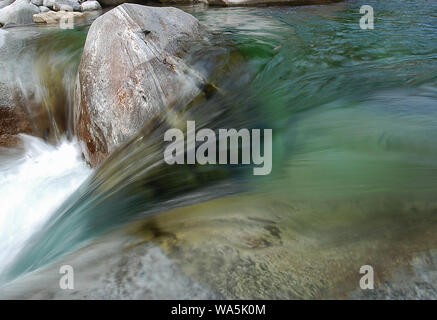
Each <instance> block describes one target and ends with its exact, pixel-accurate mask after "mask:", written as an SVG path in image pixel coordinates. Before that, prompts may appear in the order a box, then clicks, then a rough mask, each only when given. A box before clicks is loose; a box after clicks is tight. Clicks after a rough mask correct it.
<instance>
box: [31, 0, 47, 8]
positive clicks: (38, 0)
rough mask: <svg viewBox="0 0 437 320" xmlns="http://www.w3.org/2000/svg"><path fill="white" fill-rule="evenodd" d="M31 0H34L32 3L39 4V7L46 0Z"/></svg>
mask: <svg viewBox="0 0 437 320" xmlns="http://www.w3.org/2000/svg"><path fill="white" fill-rule="evenodd" d="M31 2H32V4H34V5H36V6H38V7H40V6H42V5H43V3H44V0H31Z"/></svg>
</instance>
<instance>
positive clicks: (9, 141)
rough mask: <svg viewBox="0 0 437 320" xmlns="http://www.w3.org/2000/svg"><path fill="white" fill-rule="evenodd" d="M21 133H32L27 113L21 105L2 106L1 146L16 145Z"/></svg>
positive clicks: (0, 118)
mask: <svg viewBox="0 0 437 320" xmlns="http://www.w3.org/2000/svg"><path fill="white" fill-rule="evenodd" d="M19 133H32V129H31V125H30V119H29V117H28V116H27V114H26V113H25V112H23V110H21V108H19V107H8V106H3V107H2V106H0V146H2V147H12V146H15V145H16V144H17V143H18V141H19V138H18V137H17V134H19Z"/></svg>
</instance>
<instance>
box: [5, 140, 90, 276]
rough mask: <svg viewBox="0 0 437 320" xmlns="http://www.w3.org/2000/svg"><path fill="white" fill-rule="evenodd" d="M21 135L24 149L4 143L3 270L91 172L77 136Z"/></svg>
mask: <svg viewBox="0 0 437 320" xmlns="http://www.w3.org/2000/svg"><path fill="white" fill-rule="evenodd" d="M21 139H22V141H23V145H22V147H21V151H20V150H18V149H17V150H14V152H11V151H10V150H6V149H3V150H1V149H0V203H1V207H0V274H1V272H2V270H3V269H4V268H5V266H7V265H8V263H10V262H11V261H12V260H13V258H14V257H15V256H16V255H17V254H18V253H19V252H20V249H21V248H23V246H24V245H25V244H26V241H27V240H28V239H29V238H30V237H31V236H32V235H33V234H34V233H36V232H37V231H38V230H39V229H40V228H41V227H42V226H43V225H44V223H45V222H47V221H48V220H49V219H50V216H51V215H52V213H53V212H54V211H55V210H56V209H57V208H58V207H59V206H60V205H61V203H62V202H63V201H64V200H65V199H66V198H67V197H68V196H69V195H70V194H71V193H73V192H74V190H76V189H77V188H78V187H79V185H80V184H81V183H82V182H83V181H84V180H85V179H86V178H87V177H88V176H89V175H90V174H91V172H92V170H91V169H90V168H89V167H87V165H86V163H85V162H84V161H83V159H82V157H81V154H80V151H79V148H78V144H77V142H76V141H68V140H66V139H63V140H61V141H60V142H59V143H58V144H57V145H56V146H54V145H50V144H48V143H46V142H45V141H44V140H42V139H39V138H36V137H31V136H28V135H21Z"/></svg>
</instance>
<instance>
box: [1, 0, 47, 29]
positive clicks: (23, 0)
mask: <svg viewBox="0 0 437 320" xmlns="http://www.w3.org/2000/svg"><path fill="white" fill-rule="evenodd" d="M39 12H40V11H39V8H38V7H37V6H35V5H33V4H31V3H30V0H16V1H15V2H14V3H12V4H10V5H9V6H7V7H4V8H3V9H0V24H1V25H24V24H31V23H33V15H34V14H36V13H39Z"/></svg>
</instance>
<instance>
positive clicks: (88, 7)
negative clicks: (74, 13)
mask: <svg viewBox="0 0 437 320" xmlns="http://www.w3.org/2000/svg"><path fill="white" fill-rule="evenodd" d="M80 8H81V10H82V11H93V10H102V6H101V5H100V3H99V2H98V1H85V2H83V3H82V4H81V5H80Z"/></svg>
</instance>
